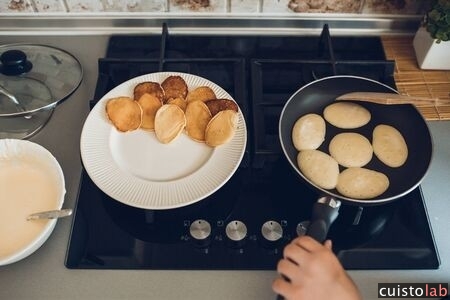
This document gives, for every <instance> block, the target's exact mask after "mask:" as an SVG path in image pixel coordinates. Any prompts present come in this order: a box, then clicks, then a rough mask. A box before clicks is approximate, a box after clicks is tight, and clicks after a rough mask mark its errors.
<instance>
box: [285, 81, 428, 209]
mask: <svg viewBox="0 0 450 300" xmlns="http://www.w3.org/2000/svg"><path fill="white" fill-rule="evenodd" d="M357 91H358V92H388V93H395V90H393V89H391V88H390V87H388V86H386V85H383V84H381V83H379V82H377V81H373V80H370V79H366V78H361V77H354V76H332V77H327V78H324V79H320V80H317V81H314V82H312V83H310V84H308V85H306V86H304V87H302V88H301V89H300V90H298V91H297V92H296V93H295V94H294V95H293V96H292V97H291V98H290V99H289V100H288V102H287V103H286V104H285V107H284V108H283V111H282V113H281V117H280V123H279V134H280V141H281V145H282V147H283V151H284V153H285V155H286V157H287V159H288V161H289V163H290V164H291V165H292V167H293V168H294V170H295V171H296V172H297V173H298V174H299V175H300V176H301V178H303V180H305V181H306V182H307V183H308V184H311V185H313V186H314V187H315V188H316V189H319V190H321V191H322V193H324V194H328V195H331V196H333V197H335V198H338V199H341V200H346V201H350V202H353V203H355V202H356V203H357V204H380V203H384V202H387V201H390V200H394V199H396V198H398V197H400V196H403V195H405V194H407V193H409V192H410V191H411V190H413V189H414V188H415V187H417V186H418V185H419V184H420V182H421V181H422V179H423V177H424V176H425V174H426V172H427V170H428V167H429V165H430V162H431V157H432V139H431V135H430V132H429V129H428V126H427V124H426V122H425V120H424V119H423V117H422V115H421V114H420V113H419V111H418V110H417V109H416V108H415V107H414V106H413V105H411V104H402V105H380V104H373V103H368V102H357V103H359V104H361V105H363V106H364V107H366V108H367V109H368V110H369V111H370V112H371V114H372V118H371V121H370V122H369V123H368V124H367V125H365V126H363V127H361V128H357V129H339V128H336V127H334V126H332V125H331V124H329V123H328V122H326V123H327V125H326V126H327V127H326V130H327V131H326V137H325V141H324V143H323V144H322V145H321V147H320V148H319V150H322V151H324V152H326V153H329V152H328V144H329V142H330V140H331V138H332V137H333V136H335V135H336V134H337V133H340V132H358V133H361V134H363V135H364V136H365V137H367V138H368V139H369V141H372V131H373V129H374V128H375V126H377V125H378V124H387V125H391V126H394V127H395V128H397V129H398V130H399V131H400V132H401V133H402V135H403V137H404V138H405V140H406V143H407V145H408V151H409V153H408V159H407V161H406V162H405V164H404V165H403V166H401V167H399V168H391V167H388V166H386V165H384V164H383V163H382V162H381V161H379V160H378V159H377V158H376V156H375V155H374V156H373V158H372V160H371V161H370V163H369V164H368V165H366V166H365V167H366V168H369V169H373V170H377V171H380V172H383V173H384V174H386V175H387V176H388V177H389V180H390V185H389V188H388V189H387V191H386V192H385V193H383V194H382V195H380V196H379V197H377V198H375V199H367V200H359V199H351V198H348V197H345V196H343V195H341V194H339V193H338V192H337V191H336V190H325V189H322V188H320V187H318V186H316V185H314V184H313V183H311V182H310V181H309V180H308V179H307V178H305V177H304V176H303V174H302V173H301V172H300V170H299V169H298V167H297V154H298V151H297V150H296V149H295V148H294V145H293V143H292V135H291V134H292V128H293V126H294V123H295V122H296V121H297V119H298V118H299V117H301V116H302V115H305V114H307V113H317V114H320V115H323V114H322V112H323V109H324V108H325V107H326V106H327V105H329V104H331V103H332V102H334V101H335V98H336V97H338V96H340V95H342V94H345V93H349V92H357ZM356 203H355V204H356Z"/></svg>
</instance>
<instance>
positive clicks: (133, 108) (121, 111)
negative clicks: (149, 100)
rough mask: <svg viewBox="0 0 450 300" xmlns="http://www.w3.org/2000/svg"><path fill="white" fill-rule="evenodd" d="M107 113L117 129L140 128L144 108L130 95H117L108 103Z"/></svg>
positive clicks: (123, 130) (124, 130)
mask: <svg viewBox="0 0 450 300" xmlns="http://www.w3.org/2000/svg"><path fill="white" fill-rule="evenodd" d="M105 109H106V115H107V116H108V119H109V120H110V121H111V122H112V123H113V125H114V127H116V128H117V130H119V131H122V132H126V131H131V130H135V129H138V128H139V127H140V126H141V123H142V108H141V106H140V105H139V104H138V103H137V102H136V101H134V100H133V99H131V98H130V97H116V98H112V99H109V100H108V102H107V103H106V108H105Z"/></svg>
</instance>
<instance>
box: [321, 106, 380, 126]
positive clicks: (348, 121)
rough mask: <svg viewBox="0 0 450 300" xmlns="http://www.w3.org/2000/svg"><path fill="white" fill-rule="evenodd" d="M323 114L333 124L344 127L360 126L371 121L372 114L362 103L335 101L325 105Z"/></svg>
mask: <svg viewBox="0 0 450 300" xmlns="http://www.w3.org/2000/svg"><path fill="white" fill-rule="evenodd" d="M323 116H324V118H325V120H327V121H328V122H329V123H330V124H331V125H334V126H336V127H338V128H343V129H352V128H358V127H361V126H364V125H366V124H367V123H369V121H370V118H371V114H370V112H369V111H368V110H367V109H366V108H364V107H363V106H362V105H360V104H356V103H353V102H335V103H333V104H330V105H328V106H327V107H325V110H324V111H323Z"/></svg>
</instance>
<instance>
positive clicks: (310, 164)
mask: <svg viewBox="0 0 450 300" xmlns="http://www.w3.org/2000/svg"><path fill="white" fill-rule="evenodd" d="M297 164H298V167H299V168H300V171H301V172H302V173H303V175H305V177H306V178H308V179H309V180H310V181H311V182H312V183H314V184H316V185H317V186H319V187H321V188H324V189H333V188H335V187H336V184H337V182H338V175H339V165H338V163H337V162H336V160H334V158H332V157H331V156H329V155H328V154H326V153H324V152H322V151H319V150H302V151H300V152H299V153H298V155H297Z"/></svg>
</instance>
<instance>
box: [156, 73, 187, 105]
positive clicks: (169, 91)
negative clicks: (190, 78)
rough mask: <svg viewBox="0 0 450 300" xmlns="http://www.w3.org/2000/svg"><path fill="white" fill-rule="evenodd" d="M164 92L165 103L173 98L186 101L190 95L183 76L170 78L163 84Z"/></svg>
mask: <svg viewBox="0 0 450 300" xmlns="http://www.w3.org/2000/svg"><path fill="white" fill-rule="evenodd" d="M161 87H162V89H163V90H164V102H167V101H168V100H169V99H171V98H183V99H186V96H187V93H188V86H187V84H186V82H185V81H184V79H183V78H182V77H181V76H177V75H174V76H169V77H167V78H166V79H164V81H163V82H162V83H161Z"/></svg>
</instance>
